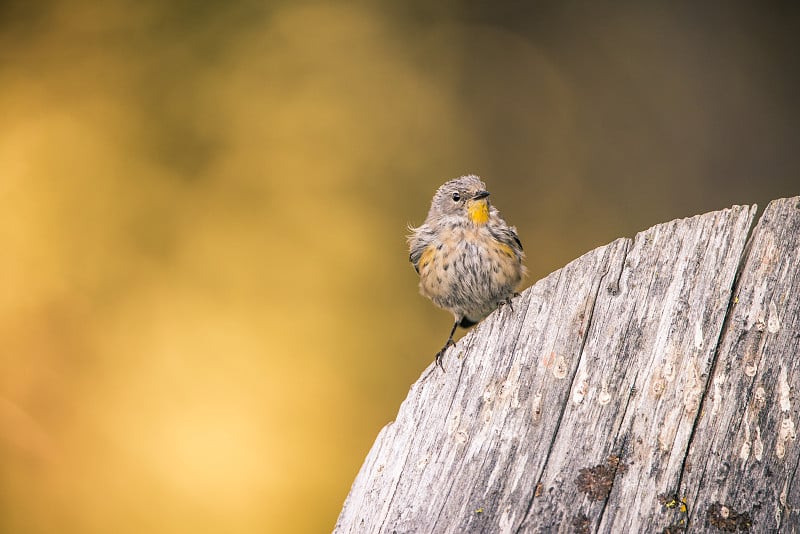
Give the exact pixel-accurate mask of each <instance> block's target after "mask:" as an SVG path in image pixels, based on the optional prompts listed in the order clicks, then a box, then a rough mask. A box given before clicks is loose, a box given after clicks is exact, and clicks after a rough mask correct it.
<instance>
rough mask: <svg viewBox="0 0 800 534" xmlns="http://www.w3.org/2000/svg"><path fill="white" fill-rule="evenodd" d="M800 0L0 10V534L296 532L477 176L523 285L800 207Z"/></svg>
mask: <svg viewBox="0 0 800 534" xmlns="http://www.w3.org/2000/svg"><path fill="white" fill-rule="evenodd" d="M799 15H800V7H797V6H796V4H790V3H786V4H779V3H770V4H766V3H765V4H758V3H750V4H745V3H741V4H737V3H722V2H718V3H706V4H703V5H699V4H698V5H695V4H692V3H685V4H684V3H655V2H647V3H645V2H623V3H615V4H614V5H612V6H601V5H599V4H597V3H588V2H553V3H535V2H534V3H522V2H513V3H506V4H502V5H499V4H496V3H493V2H488V1H481V2H477V1H475V2H457V1H444V2H438V3H433V2H422V1H417V0H415V1H411V2H402V3H401V2H382V3H375V2H366V1H363V2H359V1H352V2H303V1H300V2H288V1H283V2H270V3H261V2H255V1H251V0H235V1H229V2H187V1H180V2H170V3H142V2H133V1H127V2H125V1H123V2H91V1H82V0H77V1H73V2H56V1H51V2H36V3H32V2H2V3H0V118H1V119H0V120H2V128H0V200H2V206H3V208H2V210H0V250H2V257H3V261H1V262H0V531H2V532H18V533H43V532H59V533H73V532H74V533H79V532H80V533H94V532H96V533H102V532H120V533H125V532H137V533H138V532H176V531H181V532H182V531H192V532H198V533H202V532H226V533H232V532H242V533H245V532H256V531H262V532H263V531H274V532H319V531H326V530H330V529H331V528H333V525H334V522H335V519H336V516H337V514H338V511H339V509H340V507H341V505H342V502H343V500H344V498H345V496H346V494H347V491H348V489H349V486H350V484H351V482H352V480H353V478H354V477H355V475H356V472H357V470H358V468H359V467H360V465H361V462H362V461H363V459H364V457H365V455H366V453H367V451H368V450H369V447H370V446H371V444H372V441H373V440H374V438H375V436H376V435H377V432H378V431H379V429H380V428H381V427H382V426H383V425H385V424H386V423H388V422H389V421H391V420H392V419H393V418H394V416H395V414H396V412H397V409H398V408H399V405H400V402H401V401H402V399H403V398H404V397H405V395H406V394H407V392H408V387H409V386H410V385H411V383H412V382H413V381H414V380H416V378H417V377H418V376H419V375H420V373H421V372H422V371H423V369H424V368H425V367H426V366H427V365H429V364H430V363H431V361H432V358H433V354H434V353H435V351H436V350H437V349H438V347H439V346H440V345H441V342H442V341H443V340H444V338H445V337H446V334H447V331H448V328H449V326H450V321H451V319H450V317H449V316H448V315H447V313H445V312H442V311H441V310H437V309H436V308H434V307H433V306H432V305H431V304H430V303H429V302H428V301H426V300H425V299H424V298H423V297H421V296H419V295H418V293H417V287H416V284H417V279H416V275H415V273H414V271H413V269H412V268H411V267H410V265H409V264H408V259H407V250H406V244H405V234H406V233H407V228H406V227H407V225H408V224H419V223H420V222H422V221H423V220H424V217H425V214H426V213H427V210H428V205H429V202H430V198H431V196H432V194H433V192H434V190H435V189H436V188H437V187H438V186H439V185H440V184H441V183H443V182H444V181H446V180H448V179H450V178H453V177H456V176H458V175H461V174H466V173H477V174H480V175H481V176H482V177H483V178H484V179H485V181H486V182H487V184H488V186H489V189H490V191H491V192H492V199H493V202H494V203H495V204H496V205H497V206H498V207H499V208H500V210H501V212H502V214H503V216H504V218H505V219H506V220H508V221H509V222H510V223H512V224H514V225H516V226H517V228H518V231H519V234H520V236H521V238H522V241H523V244H524V245H525V250H526V253H527V255H528V261H527V264H528V268H529V271H530V275H529V278H528V279H527V280H526V281H525V286H527V285H531V284H533V283H535V281H536V280H537V279H539V278H541V277H543V276H545V275H546V274H548V273H549V272H551V271H553V270H556V269H558V268H560V267H561V266H563V265H564V264H566V263H567V262H569V261H570V260H572V259H574V258H576V257H578V256H580V255H582V254H583V253H585V252H587V251H588V250H591V249H592V248H594V247H597V246H600V245H603V244H605V243H608V242H610V241H612V240H614V239H616V238H617V237H621V236H633V235H634V234H635V233H636V232H637V231H640V230H644V229H646V228H648V227H649V226H652V225H654V224H658V223H661V222H666V221H669V220H671V219H674V218H681V217H688V216H692V215H695V214H699V213H703V212H707V211H713V210H717V209H722V208H725V207H728V206H730V205H732V204H752V203H757V204H759V206H760V207H761V208H762V209H763V207H764V206H765V205H766V203H767V202H768V201H769V200H771V199H773V198H779V197H785V196H794V195H797V194H800V135H799V134H798V127H797V125H798V124H800V103H798V97H797V95H798V94H800V62H798V60H797V57H798V46H797V44H796V42H797V36H798V35H800V16H799Z"/></svg>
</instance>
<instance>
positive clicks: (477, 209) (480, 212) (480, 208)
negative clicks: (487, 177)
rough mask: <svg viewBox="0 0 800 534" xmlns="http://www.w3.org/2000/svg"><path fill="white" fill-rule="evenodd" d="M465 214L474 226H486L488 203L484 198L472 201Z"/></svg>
mask: <svg viewBox="0 0 800 534" xmlns="http://www.w3.org/2000/svg"><path fill="white" fill-rule="evenodd" d="M467 214H468V215H469V220H471V221H472V222H474V223H475V224H486V223H487V222H489V203H488V202H487V201H486V199H485V198H481V199H479V200H473V201H471V202H470V203H469V206H468V207H467Z"/></svg>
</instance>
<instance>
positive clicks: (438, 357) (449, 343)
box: [436, 339, 456, 372]
mask: <svg viewBox="0 0 800 534" xmlns="http://www.w3.org/2000/svg"><path fill="white" fill-rule="evenodd" d="M455 344H456V343H455V341H453V340H452V339H448V340H447V343H445V344H444V347H442V350H440V351H439V352H437V353H436V365H438V366H439V368H440V369H441V370H442V372H446V371H445V368H444V364H443V363H442V361H443V360H444V353H445V352H447V349H449V348H450V347H451V346H453V345H455Z"/></svg>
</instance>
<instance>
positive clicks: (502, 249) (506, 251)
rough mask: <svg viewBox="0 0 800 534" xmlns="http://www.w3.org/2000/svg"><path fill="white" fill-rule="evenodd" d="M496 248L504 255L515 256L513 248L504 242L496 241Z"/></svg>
mask: <svg viewBox="0 0 800 534" xmlns="http://www.w3.org/2000/svg"><path fill="white" fill-rule="evenodd" d="M497 249H498V250H499V251H500V252H502V253H503V254H505V255H506V256H508V257H509V258H513V257H514V256H515V254H514V249H513V248H511V247H510V246H508V245H506V244H505V243H498V244H497Z"/></svg>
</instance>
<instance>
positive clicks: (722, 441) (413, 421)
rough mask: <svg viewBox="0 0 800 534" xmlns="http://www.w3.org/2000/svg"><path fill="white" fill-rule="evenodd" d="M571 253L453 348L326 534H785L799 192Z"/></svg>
mask: <svg viewBox="0 0 800 534" xmlns="http://www.w3.org/2000/svg"><path fill="white" fill-rule="evenodd" d="M755 213H756V207H755V206H734V207H732V208H730V209H726V210H722V211H717V212H713V213H708V214H705V215H700V216H695V217H692V218H689V219H682V220H675V221H672V222H668V223H665V224H660V225H658V226H654V227H653V228H650V229H649V230H647V231H645V232H641V233H639V234H638V235H636V237H635V238H634V239H633V240H631V239H618V240H616V241H614V242H613V243H611V244H609V245H606V246H604V247H600V248H598V249H595V250H593V251H592V252H589V253H588V254H585V255H584V256H582V257H580V258H578V259H577V260H575V261H573V262H572V263H570V264H568V265H567V266H565V267H564V268H562V269H560V270H559V271H556V272H554V273H552V274H551V275H549V276H547V277H546V278H544V279H542V280H540V281H539V282H537V283H536V284H535V285H533V286H532V287H530V288H528V289H527V290H526V291H525V292H524V293H523V294H522V295H521V297H520V298H517V299H514V301H513V308H512V307H509V306H504V307H502V308H501V309H499V310H497V311H495V312H494V313H493V314H492V315H490V316H489V317H488V318H487V319H486V320H484V321H483V322H482V323H481V324H479V325H478V326H477V327H476V328H475V329H474V330H473V331H472V332H470V333H468V334H467V335H466V336H464V338H462V339H461V340H460V341H459V342H458V344H457V345H456V346H455V347H451V348H450V349H449V350H448V351H447V354H446V355H445V359H444V364H445V368H446V369H447V371H446V372H441V371H440V370H439V369H437V368H435V367H434V366H433V364H431V366H430V367H428V369H427V370H426V371H425V372H424V373H423V375H422V377H421V378H420V379H419V380H418V381H417V382H416V383H415V384H414V385H413V386H412V387H411V390H410V391H409V394H408V397H407V398H406V400H405V401H404V402H403V404H402V405H401V407H400V412H399V413H398V415H397V419H396V421H395V422H393V423H390V424H388V425H387V426H386V427H385V428H383V430H382V431H381V432H380V434H379V435H378V438H377V440H376V441H375V444H374V445H373V447H372V450H371V451H370V453H369V455H368V456H367V458H366V460H365V462H364V465H363V466H362V468H361V470H360V472H359V473H358V476H357V478H356V480H355V482H354V484H353V486H352V488H351V490H350V494H349V495H348V497H347V500H346V501H345V504H344V508H343V510H342V512H341V515H340V516H339V519H338V521H337V524H336V527H335V532H338V533H344V532H387V533H395V532H396V533H407V532H419V533H421V532H436V533H440V532H453V533H463V532H492V533H494V532H579V533H580V532H699V531H702V532H706V531H710V532H714V531H718V532H735V531H752V532H778V531H780V532H795V531H797V532H800V510H799V509H798V508H800V485H798V484H797V483H796V482H795V473H796V472H797V469H798V460H799V459H800V448H799V447H798V444H797V443H796V442H795V437H796V425H797V420H798V402H797V398H796V396H797V393H798V391H800V197H795V198H791V199H781V200H776V201H773V202H771V203H770V205H769V206H768V207H767V209H766V210H765V212H764V215H763V216H762V217H761V219H760V220H759V222H758V224H757V226H756V227H755V228H754V229H753V233H752V236H751V237H750V239H749V240H748V239H747V238H748V232H749V230H750V228H751V225H752V223H753V219H754V217H755Z"/></svg>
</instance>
